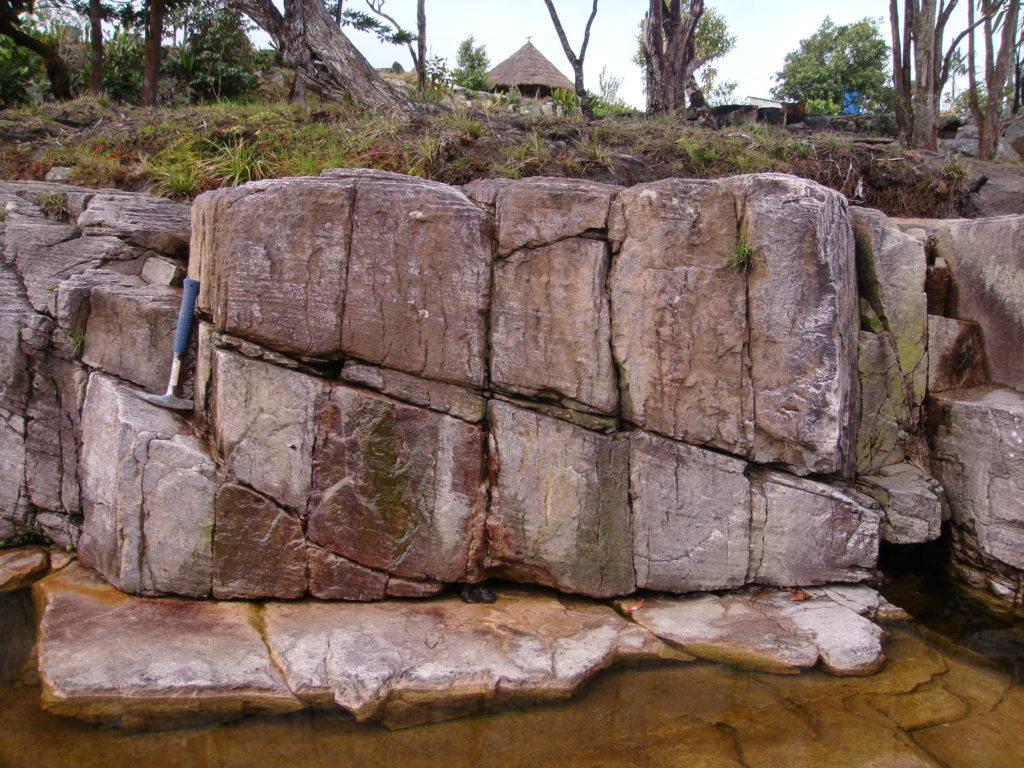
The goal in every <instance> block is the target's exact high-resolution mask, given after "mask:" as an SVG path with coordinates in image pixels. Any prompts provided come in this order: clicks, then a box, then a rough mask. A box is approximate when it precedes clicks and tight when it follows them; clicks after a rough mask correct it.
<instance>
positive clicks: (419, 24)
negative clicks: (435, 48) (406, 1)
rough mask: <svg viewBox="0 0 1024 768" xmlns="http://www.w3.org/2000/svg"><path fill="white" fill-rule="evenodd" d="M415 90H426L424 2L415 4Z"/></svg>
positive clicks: (423, 0) (419, 1) (418, 0)
mask: <svg viewBox="0 0 1024 768" xmlns="http://www.w3.org/2000/svg"><path fill="white" fill-rule="evenodd" d="M416 51H417V56H416V88H417V89H419V92H420V93H423V92H424V91H425V90H427V9H426V0H417V3H416Z"/></svg>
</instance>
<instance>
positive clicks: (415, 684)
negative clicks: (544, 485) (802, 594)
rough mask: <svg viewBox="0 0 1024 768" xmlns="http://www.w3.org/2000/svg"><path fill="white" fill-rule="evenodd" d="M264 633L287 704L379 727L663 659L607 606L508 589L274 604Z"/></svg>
mask: <svg viewBox="0 0 1024 768" xmlns="http://www.w3.org/2000/svg"><path fill="white" fill-rule="evenodd" d="M266 632H267V638H268V642H269V645H270V648H271V650H272V652H273V654H274V658H275V659H277V660H278V661H279V663H280V665H281V668H282V669H283V670H284V674H285V677H286V679H287V680H288V684H289V686H290V687H291V689H292V691H294V692H295V694H296V696H298V697H299V698H300V699H302V700H303V701H304V702H306V703H307V704H310V705H314V706H326V705H331V704H334V705H337V706H340V707H342V708H343V709H345V710H347V711H349V712H351V713H352V714H353V715H354V716H355V717H356V719H357V720H359V721H360V722H364V721H368V720H383V722H384V724H385V725H386V726H388V727H389V728H403V727H408V726H413V725H419V724H421V723H425V722H431V721H436V720H445V719H449V718H452V717H457V716H459V715H464V714H468V713H469V712H475V711H479V710H481V709H484V708H488V707H498V706H507V705H510V704H516V703H528V702H540V701H552V700H557V699H562V698H567V697H568V696H570V695H571V694H572V692H573V691H574V690H576V689H577V688H578V687H579V686H580V685H581V684H582V683H583V682H584V681H586V680H587V679H588V678H589V677H590V676H591V675H592V674H594V672H596V671H597V670H599V669H603V668H605V667H608V666H610V665H611V664H613V663H615V662H616V661H618V660H625V659H643V658H659V657H671V656H672V655H673V654H672V653H671V652H670V651H668V649H666V648H665V647H664V646H663V645H662V644H661V643H660V642H658V641H657V640H655V638H654V637H653V635H651V634H650V633H649V632H648V631H647V630H645V629H642V628H641V627H638V626H636V625H632V624H629V623H628V622H626V621H625V620H624V619H622V618H620V617H619V616H617V615H616V614H615V612H614V611H612V610H611V609H610V608H608V607H606V606H601V605H595V604H593V603H585V602H583V601H574V600H572V599H559V598H557V597H555V596H553V595H545V594H538V593H532V592H525V591H519V590H512V589H507V590H502V591H500V592H499V599H498V601H497V602H496V603H494V604H493V605H467V604H465V603H463V602H462V601H461V600H459V598H457V597H448V598H441V599H438V600H433V601H431V602H430V603H426V604H419V603H417V604H406V605H402V606H396V605H394V604H387V603H372V604H363V605H360V604H351V605H345V604H334V605H323V604H313V603H308V602H305V603H273V604H270V605H268V606H267V609H266ZM676 656H677V657H678V654H676Z"/></svg>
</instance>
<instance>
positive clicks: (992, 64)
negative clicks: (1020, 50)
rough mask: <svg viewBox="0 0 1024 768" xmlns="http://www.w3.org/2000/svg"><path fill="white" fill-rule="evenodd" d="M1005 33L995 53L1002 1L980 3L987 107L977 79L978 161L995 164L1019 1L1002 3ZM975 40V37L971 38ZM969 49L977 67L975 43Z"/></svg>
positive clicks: (973, 97)
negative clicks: (996, 23)
mask: <svg viewBox="0 0 1024 768" xmlns="http://www.w3.org/2000/svg"><path fill="white" fill-rule="evenodd" d="M1002 5H1003V7H1002V11H1003V15H1002V27H1001V28H1002V33H1001V35H1000V41H999V50H998V51H996V50H995V42H996V41H995V35H996V29H995V27H994V25H993V18H994V17H995V15H996V12H997V11H998V10H999V7H998V6H999V0H981V9H982V13H984V14H985V16H986V19H985V24H984V30H985V104H984V105H981V104H979V103H978V89H977V81H976V79H972V83H971V90H972V95H971V99H970V101H971V111H972V112H973V113H974V119H975V121H976V122H977V123H978V157H979V159H981V160H992V159H993V158H994V157H995V156H996V151H997V150H998V148H999V131H1000V128H1001V125H1000V122H1001V121H1000V118H1001V109H1002V105H1003V89H1004V88H1005V87H1006V78H1007V75H1008V74H1009V69H1010V54H1011V52H1012V51H1013V49H1014V47H1015V45H1014V44H1015V42H1016V35H1017V19H1018V16H1019V14H1020V0H1003V4H1002ZM971 37H972V38H973V34H972V36H971ZM971 42H972V45H971V46H970V52H971V64H970V66H971V67H972V68H973V66H974V46H973V39H972V41H971Z"/></svg>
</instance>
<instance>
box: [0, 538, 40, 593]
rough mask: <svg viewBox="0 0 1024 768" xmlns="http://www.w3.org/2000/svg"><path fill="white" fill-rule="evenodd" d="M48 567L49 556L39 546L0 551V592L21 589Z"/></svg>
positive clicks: (38, 577) (37, 577)
mask: <svg viewBox="0 0 1024 768" xmlns="http://www.w3.org/2000/svg"><path fill="white" fill-rule="evenodd" d="M49 569H50V558H49V557H47V555H46V552H45V551H44V550H42V549H40V548H39V547H18V548H17V549H9V550H6V551H4V552H0V592H13V591H14V590H16V589H23V588H25V587H27V586H28V585H29V584H31V583H32V582H33V581H35V580H36V579H40V578H42V577H43V576H44V575H45V574H46V572H47V571H48V570H49Z"/></svg>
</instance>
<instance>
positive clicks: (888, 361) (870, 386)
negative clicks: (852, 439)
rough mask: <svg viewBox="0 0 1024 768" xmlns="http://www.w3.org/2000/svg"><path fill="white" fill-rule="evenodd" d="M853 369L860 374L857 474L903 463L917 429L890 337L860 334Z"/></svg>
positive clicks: (884, 334)
mask: <svg viewBox="0 0 1024 768" xmlns="http://www.w3.org/2000/svg"><path fill="white" fill-rule="evenodd" d="M857 366H858V371H859V374H860V418H859V420H858V422H857V446H856V459H857V472H858V473H859V474H872V473H875V472H878V471H879V470H880V469H881V468H882V467H884V466H887V465H889V464H899V463H900V462H902V461H903V459H904V458H905V457H906V453H907V443H908V441H909V440H910V439H911V436H912V435H913V433H914V432H916V430H917V419H916V418H915V415H914V412H913V411H912V410H911V407H910V403H909V401H908V399H907V393H906V389H905V387H904V378H903V374H902V371H901V370H900V363H899V359H898V358H897V356H896V347H895V345H894V344H893V341H892V334H890V333H889V332H888V331H882V332H881V333H872V332H870V331H861V332H860V335H859V348H858V356H857ZM908 430H909V431H908Z"/></svg>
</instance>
